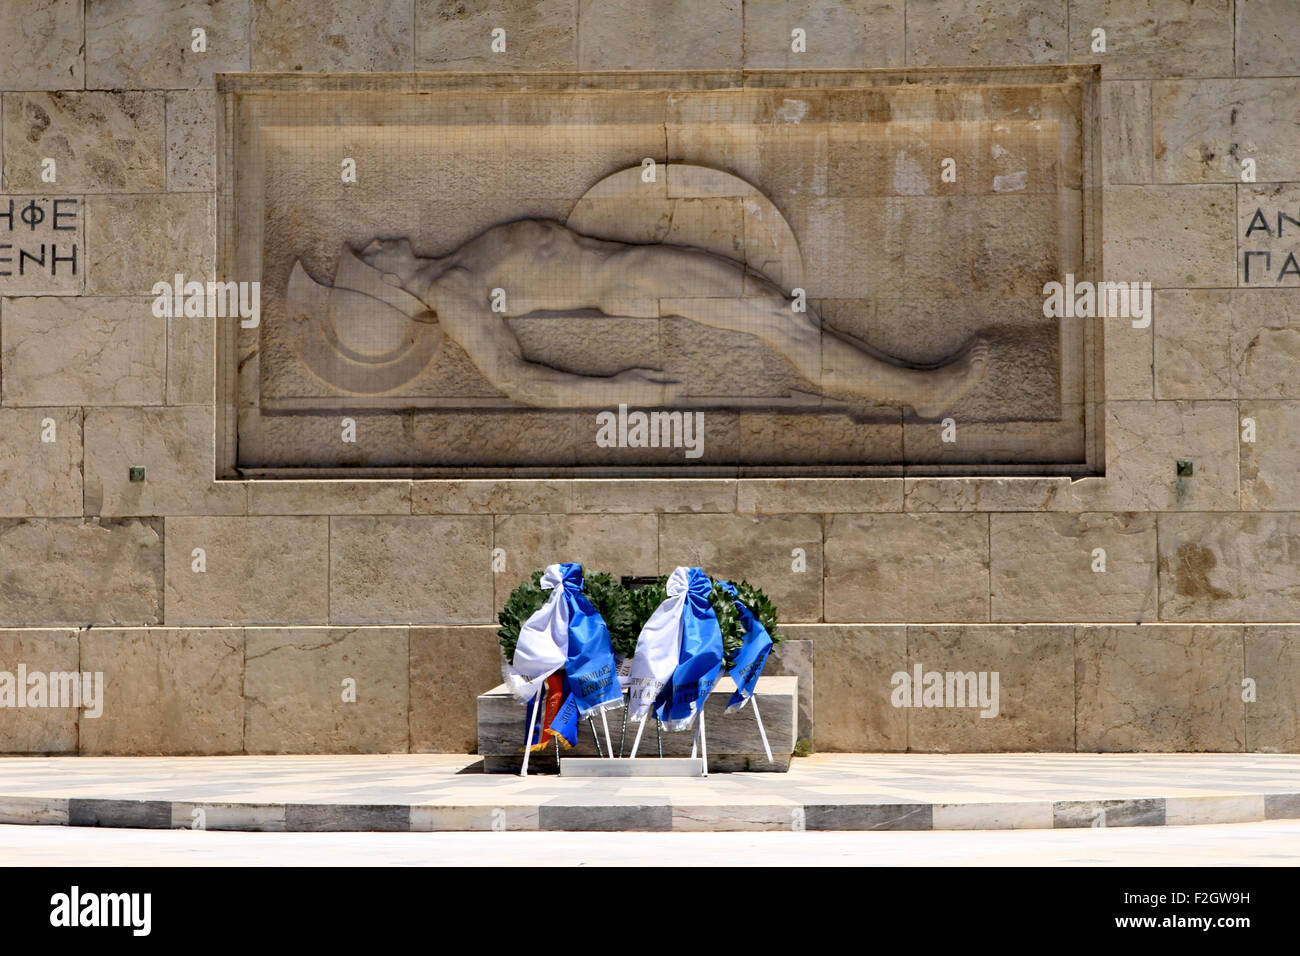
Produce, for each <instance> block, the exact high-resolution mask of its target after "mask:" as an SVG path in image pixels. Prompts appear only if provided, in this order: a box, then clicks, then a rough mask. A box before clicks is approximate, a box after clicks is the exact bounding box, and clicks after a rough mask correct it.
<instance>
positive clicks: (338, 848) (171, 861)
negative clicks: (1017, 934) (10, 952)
mask: <svg viewBox="0 0 1300 956" xmlns="http://www.w3.org/2000/svg"><path fill="white" fill-rule="evenodd" d="M683 854H686V855H687V858H689V859H690V860H691V861H692V862H694V863H698V864H716V865H725V866H739V865H747V864H750V865H769V866H803V865H837V864H845V865H858V866H861V865H868V866H870V865H887V866H997V865H1012V866H1016V865H1033V866H1119V865H1125V866H1228V865H1241V866H1296V865H1300V820H1296V821H1279V822H1273V823H1238V824H1226V825H1215V826H1197V827H1130V828H1122V829H1121V828H1111V829H1106V830H1099V829H1082V830H1019V831H1010V830H1003V831H982V830H977V831H965V832H919V833H918V832H912V833H886V832H876V833H216V832H211V831H209V832H206V833H200V832H195V831H191V830H97V829H86V828H80V827H40V826H0V860H3V861H4V864H5V865H6V866H10V867H13V866H388V865H461V866H463V865H483V866H496V865H505V866H520V865H528V864H532V863H549V864H552V865H603V864H611V865H627V864H647V865H656V864H662V865H680V863H681V861H682V859H683Z"/></svg>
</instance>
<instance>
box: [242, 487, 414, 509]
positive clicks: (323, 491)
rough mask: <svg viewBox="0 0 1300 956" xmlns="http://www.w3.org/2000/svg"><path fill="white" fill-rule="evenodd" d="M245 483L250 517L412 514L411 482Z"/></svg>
mask: <svg viewBox="0 0 1300 956" xmlns="http://www.w3.org/2000/svg"><path fill="white" fill-rule="evenodd" d="M245 484H246V485H247V487H248V513H249V514H251V515H326V514H327V515H339V514H376V515H385V514H398V515H404V514H410V513H411V483H410V482H409V481H401V480H391V481H384V480H382V479H376V480H373V481H249V482H246V483H245Z"/></svg>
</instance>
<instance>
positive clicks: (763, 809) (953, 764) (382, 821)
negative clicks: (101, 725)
mask: <svg viewBox="0 0 1300 956" xmlns="http://www.w3.org/2000/svg"><path fill="white" fill-rule="evenodd" d="M479 766H480V765H479V763H478V761H477V759H476V758H474V757H471V756H464V755H439V754H396V755H362V756H265V757H54V758H46V757H14V758H7V759H0V824H7V823H28V824H38V825H40V824H72V825H76V826H103V827H142V828H171V827H190V826H193V825H195V824H198V825H199V826H201V827H204V828H207V829H243V830H272V831H275V830H289V831H296V830H306V831H324V830H373V831H382V830H408V831H409V830H416V831H420V830H500V829H506V830H614V831H633V830H694V831H726V830H771V831H780V830H787V831H788V830H800V829H803V830H868V829H871V830H880V829H886V830H888V829H910V830H930V829H935V830H940V829H946V830H954V829H955V830H961V829H980V830H991V829H1051V828H1065V827H1090V826H1098V825H1104V826H1107V827H1126V826H1159V825H1162V824H1174V825H1179V824H1193V823H1197V824H1216V823H1248V822H1262V821H1267V820H1285V819H1300V755H1297V754H1281V755H1279V754H956V755H931V754H826V755H818V756H814V757H811V758H806V759H799V760H796V761H794V763H793V764H792V765H791V770H790V772H789V773H736V774H713V775H711V776H710V777H708V778H707V779H699V778H645V777H638V778H571V777H556V776H554V775H550V776H543V775H535V776H529V777H527V778H520V777H518V776H515V775H506V774H501V775H498V774H483V773H480V772H476V769H477V768H478V767H479Z"/></svg>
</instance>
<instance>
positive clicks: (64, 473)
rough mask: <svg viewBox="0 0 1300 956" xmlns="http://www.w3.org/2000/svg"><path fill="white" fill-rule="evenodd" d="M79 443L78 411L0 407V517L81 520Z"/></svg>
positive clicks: (80, 428) (79, 413)
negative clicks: (46, 438)
mask: <svg viewBox="0 0 1300 956" xmlns="http://www.w3.org/2000/svg"><path fill="white" fill-rule="evenodd" d="M43 436H44V437H53V438H54V441H44V440H43ZM81 443H82V425H81V410H80V409H78V408H3V409H0V488H3V489H4V494H3V495H0V516H4V517H14V518H26V517H33V516H37V515H39V516H42V517H63V516H71V515H78V516H80V515H81V513H82V511H81V468H80V464H81Z"/></svg>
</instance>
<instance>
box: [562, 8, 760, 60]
mask: <svg viewBox="0 0 1300 956" xmlns="http://www.w3.org/2000/svg"><path fill="white" fill-rule="evenodd" d="M668 23H671V24H673V28H672V29H671V30H665V29H664V25H665V24H668ZM743 42H744V25H743V12H742V9H741V0H718V2H717V3H710V4H698V3H692V2H690V0H662V2H659V3H656V4H654V5H653V6H646V5H645V4H643V3H638V2H636V0H580V6H579V8H578V67H579V69H583V70H673V69H682V70H724V69H739V68H740V67H741V66H742V65H743V56H742V50H743Z"/></svg>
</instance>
